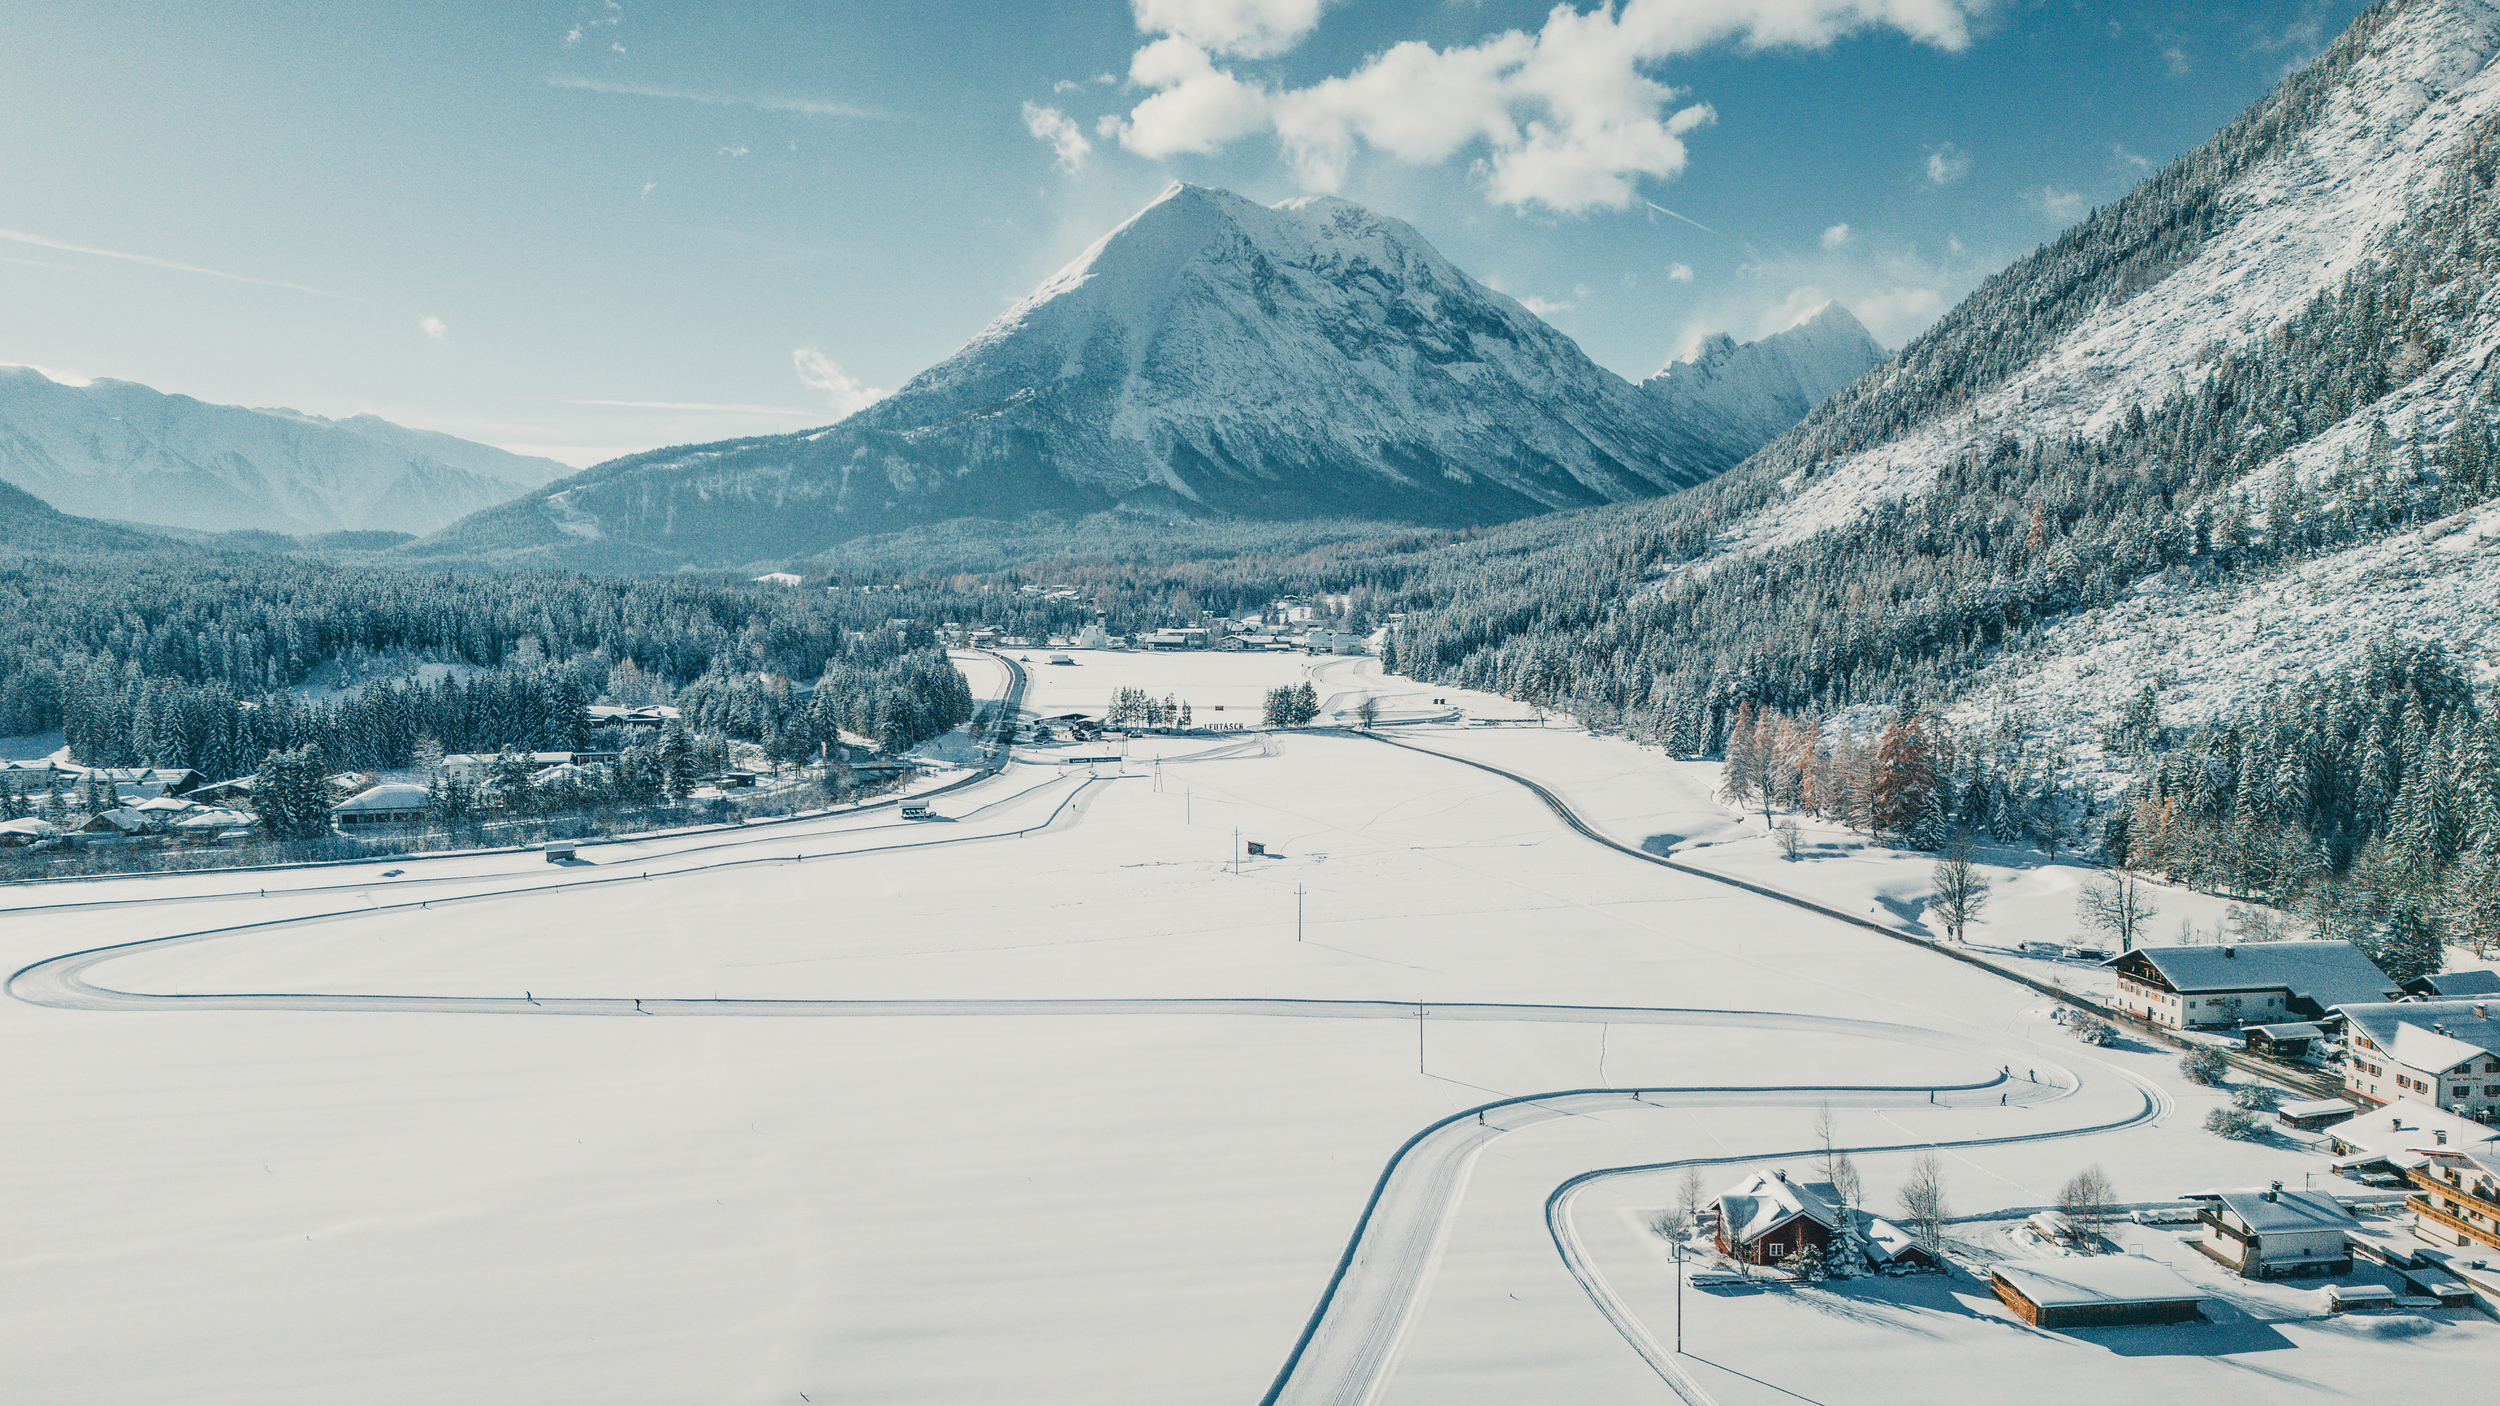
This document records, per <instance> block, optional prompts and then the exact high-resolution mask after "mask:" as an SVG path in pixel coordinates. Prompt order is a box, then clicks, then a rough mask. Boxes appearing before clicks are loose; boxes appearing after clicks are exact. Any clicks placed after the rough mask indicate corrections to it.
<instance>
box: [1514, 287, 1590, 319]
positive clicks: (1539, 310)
mask: <svg viewBox="0 0 2500 1406" xmlns="http://www.w3.org/2000/svg"><path fill="white" fill-rule="evenodd" d="M1519 306H1521V307H1523V308H1526V309H1527V310H1528V311H1530V312H1532V313H1535V314H1536V315H1537V316H1539V317H1552V316H1553V315H1554V314H1556V313H1558V312H1569V311H1571V310H1572V309H1573V308H1576V307H1578V306H1579V304H1578V303H1558V302H1555V301H1554V300H1552V299H1551V298H1540V297H1538V296H1537V295H1535V294H1534V293H1531V294H1529V295H1528V296H1526V297H1524V298H1521V299H1520V300H1519Z"/></svg>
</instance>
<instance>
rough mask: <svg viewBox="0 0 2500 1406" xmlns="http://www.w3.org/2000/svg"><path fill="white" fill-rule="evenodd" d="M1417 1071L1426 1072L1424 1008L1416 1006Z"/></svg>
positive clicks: (1419, 1072) (1419, 1005)
mask: <svg viewBox="0 0 2500 1406" xmlns="http://www.w3.org/2000/svg"><path fill="white" fill-rule="evenodd" d="M1415 1072H1416V1073H1418V1074H1421V1073H1423V1072H1424V1008H1423V1006H1422V1005H1421V1004H1418V1005H1417V1006H1416V1007H1415Z"/></svg>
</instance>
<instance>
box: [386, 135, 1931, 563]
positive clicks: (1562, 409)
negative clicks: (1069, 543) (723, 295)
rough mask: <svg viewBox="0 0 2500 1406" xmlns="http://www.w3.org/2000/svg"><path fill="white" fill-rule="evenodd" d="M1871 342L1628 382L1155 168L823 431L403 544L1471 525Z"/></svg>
mask: <svg viewBox="0 0 2500 1406" xmlns="http://www.w3.org/2000/svg"><path fill="white" fill-rule="evenodd" d="M1882 358H1883V351H1882V349H1881V348H1880V347H1878V346H1876V345H1875V343H1874V341H1873V340H1872V339H1871V338H1869V337H1868V336H1867V335H1866V333H1865V330H1864V329H1863V328H1861V327H1859V326H1858V325H1857V323H1856V322H1855V320H1854V319H1852V318H1850V317H1849V315H1848V313H1847V312H1846V311H1845V310H1840V309H1837V308H1835V309H1832V310H1830V311H1827V312H1826V313H1824V314H1823V315H1822V316H1821V317H1819V318H1817V319H1815V320H1814V321H1812V322H1810V323H1808V324H1806V325H1805V326H1802V327H1799V328H1797V329H1794V330H1792V331H1791V332H1788V333H1783V334H1781V336H1779V337H1775V338H1770V339H1767V340H1766V341H1765V342H1762V343H1756V344H1754V345H1753V346H1752V347H1744V348H1740V347H1737V346H1735V345H1734V344H1733V343H1732V342H1728V341H1726V340H1725V339H1721V341H1719V342H1716V343H1713V344H1711V345H1710V346H1709V347H1707V348H1705V351H1704V353H1703V355H1702V356H1701V358H1700V359H1699V360H1697V361H1693V362H1687V363H1678V364H1677V365H1676V366H1673V367H1670V368H1669V369H1668V370H1667V371H1666V372H1665V373H1662V375H1661V376H1660V377H1658V378H1656V379H1654V380H1653V381H1652V382H1650V383H1648V385H1647V386H1646V387H1642V386H1635V385H1633V384H1632V383H1630V382H1628V381H1626V380H1624V379H1623V378H1622V377H1620V376H1617V375H1615V374H1614V373H1613V372H1611V371H1608V370H1606V369H1605V368H1603V367H1601V366H1598V365H1597V364H1596V363H1594V362H1592V361H1590V360H1589V359H1588V357H1587V356H1586V355H1584V354H1583V353H1582V352H1581V351H1580V349H1579V347H1578V346H1577V345H1576V344H1575V343H1574V342H1572V340H1571V339H1570V338H1569V337H1566V336H1565V335H1563V334H1562V333H1561V332H1559V331H1556V330H1555V329H1554V328H1553V327H1551V326H1549V325H1547V324H1546V323H1545V322H1543V321H1542V320H1540V319H1539V318H1537V317H1536V316H1535V315H1534V314H1532V313H1530V312H1529V311H1528V310H1527V309H1526V308H1524V307H1522V306H1521V305H1520V304H1519V303H1517V302H1516V301H1514V300H1512V299H1510V298H1508V297H1506V296H1504V295H1502V294H1500V293H1497V292H1494V291H1492V290H1491V289H1488V288H1486V287H1484V286H1483V285H1482V284H1479V283H1477V282H1476V281H1475V280H1474V279H1471V278H1469V277H1468V276H1467V275H1466V274H1465V273H1463V272H1461V271H1460V270H1459V269H1458V268H1456V267H1455V266H1454V265H1452V264H1451V263H1450V262H1449V261H1448V260H1447V259H1444V258H1443V257H1442V256H1441V255H1440V254H1439V253H1438V252H1437V251H1435V250H1434V249H1433V248H1432V246H1431V245H1430V244H1428V243H1427V242H1426V241H1425V240H1424V239H1423V237H1422V236H1421V235H1419V234H1417V233H1416V232H1415V230H1413V229H1412V228H1410V227H1409V226H1407V225H1406V224H1404V223H1403V222H1401V221H1398V220H1394V219H1389V218H1386V217H1384V216H1381V215H1377V214H1374V213H1372V212H1371V211H1368V210H1365V209H1363V208H1362V207H1360V206H1357V205H1354V204H1351V203H1349V202H1347V201H1344V200H1339V199H1335V198H1333V197H1309V198H1304V199H1298V200H1289V201H1285V202H1283V203H1282V204H1279V205H1275V206H1262V205H1258V204H1255V203H1253V202H1251V201H1248V200H1244V199H1242V198H1241V197H1239V196H1236V195H1232V194H1229V193H1227V192H1224V191H1219V190H1210V189H1206V188H1204V187H1199V186H1191V185H1180V184H1176V185H1174V186H1172V187H1171V188H1169V189H1168V190H1166V191H1165V192H1164V193H1163V195H1162V196H1161V197H1159V198H1158V199H1156V200H1155V201H1154V203H1152V204H1151V205H1149V206H1147V207H1146V208H1145V209H1144V210H1142V211H1140V212H1139V213H1138V214H1137V215H1136V216H1134V217H1133V218H1131V219H1129V220H1128V221H1127V222H1125V223H1124V224H1122V225H1121V226H1120V227H1119V228H1117V229H1114V230H1113V231H1111V232H1110V233H1109V234H1107V235H1105V236H1103V238H1102V239H1101V240H1099V241H1097V242H1096V243H1095V244H1094V246H1093V247H1092V248H1090V249H1088V250H1086V251H1085V252H1084V253H1083V254H1082V255H1080V256H1079V257H1078V258H1077V259H1076V260H1075V262H1073V263H1071V264H1069V265H1068V266H1067V267H1066V268H1064V269H1062V270H1060V271H1059V272H1058V273H1057V274H1055V275H1053V276H1052V277H1051V278H1049V279H1048V280H1046V281H1044V282H1043V283H1042V284H1041V286H1040V287H1038V288H1036V289H1035V290H1034V291H1033V292H1032V293H1031V294H1030V295H1029V296H1027V297H1026V298H1025V299H1024V300H1023V301H1021V302H1019V303H1017V304H1016V305H1015V306H1014V307H1012V308H1010V309H1008V310H1007V312H1006V313H1004V314H1003V315H1002V316H1000V317H999V318H998V320H997V321H995V322H993V323H992V324H991V325H990V326H989V327H988V328H986V329H985V330H983V331H982V332H981V333H980V335H978V336H976V337H974V338H973V339H972V340H971V341H970V342H968V343H966V344H965V345H964V347H963V348H962V349H961V350H959V351H957V352H956V353H955V354H954V355H952V356H950V357H948V358H947V359H946V360H944V361H942V362H940V363H938V364H937V365H936V366H933V367H931V368H930V369H929V370H927V371H924V372H922V373H921V374H920V375H918V376H916V377H914V378H913V379H912V380H911V381H910V382H909V383H908V384H906V385H905V386H904V387H903V388H902V389H901V390H900V391H898V392H896V393H895V394H894V395H893V396H891V397H889V398H887V399H886V400H883V401H881V402H879V403H878V404H876V405H874V406H872V407H870V408H869V409H867V410H864V411H861V412H860V413H858V414H856V415H853V416H852V417H850V418H849V419H847V420H844V421H842V422H841V423H839V424H837V425H833V426H830V427H827V428H823V429H817V430H810V431H804V432H801V433H797V434H788V435H778V436H772V437H768V438H759V439H745V440H732V441H728V442H724V443H719V444H709V445H702V446H697V447H694V448H679V449H667V450H659V451H655V452H652V453H647V454H639V455H634V456H631V457H628V458H622V459H617V460H612V461H610V462H608V463H605V464H601V465H599V466H597V467H596V468H593V469H590V470H588V471H587V472H584V473H581V474H578V475H576V476H574V477H572V478H569V479H566V480H564V481H562V482H560V483H556V484H554V485H552V486H551V487H549V488H547V489H545V490H542V491H540V492H538V493H534V494H531V495H529V496H527V497H524V498H521V499H519V500H518V501H515V502H511V503H506V504H502V505H500V506H497V507H494V508H492V509H489V510H487V511H485V512H482V513H479V514H478V515H476V516H475V517H472V518H470V519H468V520H467V521H464V522H461V523H459V524H457V525H455V526H453V527H451V528H450V529H448V530H446V531H444V532H442V533H439V534H437V535H436V536H435V537H433V538H431V539H429V540H427V541H425V542H421V543H416V544H412V545H411V546H410V547H408V548H406V549H404V550H405V551H406V552H408V553H409V554H412V555H416V556H420V557H455V558H485V559H488V560H496V561H500V562H503V563H505V564H513V565H520V564H566V565H597V566H605V567H611V568H625V569H664V568H667V567H670V566H675V565H683V564H692V565H702V566H742V565H747V564H751V563H780V562H792V561H799V560H804V559H806V558H808V557H811V556H814V555H817V554H820V553H823V552H825V551H826V550H828V549H829V548H833V547H836V546H838V545H839V544H841V543H844V542H847V541H851V540H854V539H858V538H862V537H866V536H869V535H871V534H879V533H894V532H900V531H907V530H910V529H914V528H918V527H922V526H925V525H928V524H934V523H941V522H947V521H951V520H957V519H967V518H973V519H999V520H1013V519H1020V518H1023V517H1025V516H1027V515H1029V514H1034V513H1051V514H1059V515H1065V516H1081V515H1083V514H1089V513H1099V512H1104V511H1119V512H1125V513H1133V514H1141V515H1144V516H1146V517H1148V518H1160V519H1165V520H1176V519H1204V520H1251V521H1268V522H1278V521H1289V520H1299V519H1314V518H1337V519H1362V520H1371V521H1378V522H1391V523H1408V524H1420V525H1429V526H1472V525H1481V524H1489V523H1496V522H1502V521H1507V520H1510V519H1514V518H1520V517H1526V516H1530V515H1533V514H1537V513H1543V512H1547V511H1551V510H1554V509H1560V508H1576V507H1586V506H1591V505H1596V504H1602V503H1614V502H1624V501H1628V500H1632V499H1637V498H1646V497H1652V496H1655V495H1658V494H1662V493H1668V492H1672V491H1674V490H1677V489H1680V488H1684V487H1688V486H1690V485H1693V484H1696V483H1700V482H1702V481H1704V480H1706V479H1708V478H1710V477H1712V476H1713V475H1715V474H1718V473H1721V472H1723V471H1725V470H1726V469H1729V468H1731V467H1733V466H1734V465H1736V464H1737V463H1739V462H1741V461H1742V460H1743V459H1744V458H1745V457H1746V456H1747V455H1748V454H1750V453H1752V452H1753V450H1754V449H1755V448H1757V447H1758V446H1760V445H1761V443H1762V442H1763V441H1764V440H1766V439H1768V438H1769V437H1771V436H1772V435H1775V434H1777V433H1779V432H1780V431H1781V430H1784V429H1785V428H1787V426H1788V425H1789V424H1791V423H1793V422H1794V421H1795V419H1796V418H1797V417H1798V416H1799V415H1802V414H1804V413H1805V411H1806V410H1808V409H1810V408H1811V407H1812V405H1813V404H1814V403H1815V402H1816V401H1818V400H1820V399H1821V398H1823V397H1824V396H1827V395H1829V394H1831V392H1833V391H1834V390H1837V389H1838V388H1839V387H1840V386H1842V385H1844V384H1846V383H1847V382H1848V381H1850V380H1852V379H1854V378H1855V377H1856V376H1857V375H1858V374H1860V373H1862V372H1864V371H1865V370H1867V369H1868V368H1869V367H1871V366H1873V365H1875V364H1876V363H1877V362H1878V361H1880V360H1882Z"/></svg>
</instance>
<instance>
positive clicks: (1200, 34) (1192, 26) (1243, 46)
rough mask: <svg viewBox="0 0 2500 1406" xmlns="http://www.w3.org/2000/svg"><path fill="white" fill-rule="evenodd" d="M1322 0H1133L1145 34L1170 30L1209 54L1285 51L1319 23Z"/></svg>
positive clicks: (1132, 8) (1250, 55)
mask: <svg viewBox="0 0 2500 1406" xmlns="http://www.w3.org/2000/svg"><path fill="white" fill-rule="evenodd" d="M1320 3H1321V0H1129V11H1130V13H1132V14H1134V15H1135V16H1136V17H1137V28H1138V31H1139V32H1140V33H1144V34H1168V35H1170V36H1172V37H1173V38H1175V39H1178V40H1181V41H1183V42H1185V43H1187V44H1189V45H1190V46H1191V47H1193V48H1197V49H1202V50H1205V51H1206V52H1207V53H1210V54H1232V55H1237V56H1239V57H1241V58H1245V59H1257V58H1266V57H1269V56H1271V55H1274V54H1281V53H1283V52H1285V51H1286V50H1287V49H1290V48H1292V47H1293V46H1294V45H1295V44H1296V43H1297V42H1299V41H1300V40H1301V38H1302V36H1303V35H1305V34H1308V33H1310V32H1311V30H1312V29H1314V28H1315V27H1317V26H1318V24H1319V11H1320Z"/></svg>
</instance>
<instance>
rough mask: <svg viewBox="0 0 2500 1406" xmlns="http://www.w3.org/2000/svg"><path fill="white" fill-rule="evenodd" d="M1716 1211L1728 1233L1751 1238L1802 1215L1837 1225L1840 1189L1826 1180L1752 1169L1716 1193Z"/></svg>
mask: <svg viewBox="0 0 2500 1406" xmlns="http://www.w3.org/2000/svg"><path fill="white" fill-rule="evenodd" d="M1718 1200H1719V1214H1720V1215H1721V1216H1722V1217H1724V1218H1725V1222H1726V1224H1727V1226H1728V1227H1729V1231H1730V1233H1731V1234H1732V1235H1734V1236H1735V1237H1736V1238H1738V1239H1740V1240H1753V1239H1758V1238H1759V1237H1761V1236H1763V1235H1766V1234H1768V1233H1770V1232H1771V1231H1772V1230H1774V1229H1776V1228H1778V1227H1779V1226H1780V1225H1782V1224H1784V1223H1785V1222H1787V1221H1789V1220H1791V1219H1793V1218H1795V1217H1796V1216H1799V1215H1803V1216H1806V1217H1808V1218H1809V1219H1811V1220H1813V1221H1814V1222H1815V1223H1816V1224H1818V1225H1820V1226H1822V1227H1823V1228H1824V1229H1826V1230H1838V1229H1839V1228H1840V1207H1841V1204H1842V1203H1841V1199H1840V1191H1839V1189H1838V1188H1836V1187H1834V1186H1833V1185H1832V1184H1831V1183H1830V1182H1827V1181H1790V1180H1789V1179H1788V1178H1787V1177H1785V1176H1783V1175H1781V1174H1780V1173H1778V1172H1756V1173H1754V1174H1753V1175H1752V1176H1749V1177H1747V1178H1745V1179H1744V1180H1743V1181H1741V1182H1738V1183H1737V1184H1736V1185H1734V1186H1732V1187H1729V1188H1728V1189H1727V1190H1725V1191H1722V1192H1720V1193H1719V1198H1718Z"/></svg>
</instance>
